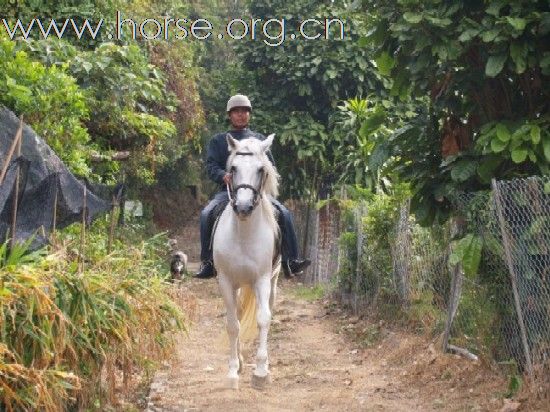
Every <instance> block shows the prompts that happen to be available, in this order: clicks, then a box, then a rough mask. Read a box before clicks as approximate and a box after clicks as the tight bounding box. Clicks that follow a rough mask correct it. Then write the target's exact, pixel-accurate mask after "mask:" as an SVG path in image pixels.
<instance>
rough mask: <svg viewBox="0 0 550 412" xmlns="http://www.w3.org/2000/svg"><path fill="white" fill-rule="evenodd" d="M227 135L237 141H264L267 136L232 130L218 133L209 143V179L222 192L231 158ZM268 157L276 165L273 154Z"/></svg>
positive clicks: (207, 168)
mask: <svg viewBox="0 0 550 412" xmlns="http://www.w3.org/2000/svg"><path fill="white" fill-rule="evenodd" d="M227 133H229V134H231V136H232V137H233V138H234V139H236V140H242V139H252V138H254V139H259V140H264V139H265V136H264V135H263V134H261V133H257V132H253V131H252V130H250V129H249V128H246V129H243V130H230V131H228V132H224V133H218V134H217V135H215V136H214V137H213V138H212V139H210V142H209V143H208V149H207V151H206V173H208V177H209V178H210V179H211V180H213V181H214V182H215V183H218V184H219V185H220V186H221V190H225V184H224V183H223V176H224V175H225V166H226V163H227V158H228V157H229V148H228V147H227V139H226V135H227ZM267 157H268V158H269V160H270V161H271V163H273V164H275V162H274V161H273V156H271V152H268V153H267Z"/></svg>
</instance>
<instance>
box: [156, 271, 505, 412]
mask: <svg viewBox="0 0 550 412" xmlns="http://www.w3.org/2000/svg"><path fill="white" fill-rule="evenodd" d="M181 288H182V290H181V292H182V294H183V296H184V298H185V302H186V305H187V306H188V308H189V309H188V310H189V311H190V312H191V314H192V320H193V323H192V325H191V327H190V332H189V335H188V336H187V337H182V338H181V339H180V342H179V346H178V352H177V357H176V359H175V360H174V362H173V365H171V366H170V367H167V368H166V369H165V370H163V371H161V372H159V373H158V374H157V375H156V377H155V379H154V381H153V384H152V386H151V391H150V395H149V407H148V410H149V411H249V410H255V411H317V410H327V411H348V412H349V411H412V410H422V411H431V410H449V411H471V410H476V411H481V410H490V411H495V410H496V411H498V410H500V409H501V408H502V406H503V403H504V400H503V399H502V398H503V396H502V394H503V393H504V391H505V390H506V382H505V381H504V379H503V378H501V377H498V376H497V375H496V374H494V373H491V372H490V371H488V370H487V369H486V368H484V367H481V366H480V365H479V364H476V363H472V362H471V361H467V360H464V359H462V358H459V357H458V356H456V355H444V354H441V353H440V352H439V351H437V350H436V349H435V348H434V345H433V343H432V342H430V341H429V340H427V339H425V338H421V337H418V336H416V335H412V334H408V333H405V332H396V331H391V330H387V329H384V328H383V327H382V328H381V327H379V325H377V324H375V325H372V324H368V323H367V322H363V321H361V320H358V319H356V318H349V316H348V315H346V314H345V312H342V311H341V310H339V309H338V308H336V307H334V305H331V304H329V303H328V301H325V302H323V301H319V300H318V301H314V302H311V301H306V300H304V299H299V298H297V297H296V296H295V293H294V292H293V291H294V290H295V289H296V284H295V283H290V282H282V288H281V294H280V296H279V299H278V302H277V308H276V310H275V315H274V321H273V324H272V328H271V333H270V339H269V346H270V362H271V374H272V383H271V385H270V386H269V388H267V389H266V390H265V391H258V390H255V389H252V388H251V385H250V380H251V374H252V367H253V365H252V364H253V362H254V349H255V347H254V348H253V349H252V350H251V349H250V348H248V350H245V363H246V364H247V365H246V368H245V370H244V373H243V374H242V375H241V382H240V389H239V390H238V391H234V390H230V389H226V388H225V383H224V382H225V380H224V378H225V374H226V372H227V360H228V359H227V347H226V344H225V343H224V341H223V333H224V310H225V309H224V307H223V302H222V300H221V298H220V296H219V293H218V287H217V283H216V280H215V279H212V280H208V281H197V280H194V279H192V280H188V281H186V282H184V284H183V285H182V286H181ZM373 328H374V329H373ZM373 330H376V331H378V336H379V338H377V340H376V343H375V344H374V345H370V347H368V348H361V347H360V345H359V344H358V343H357V342H356V341H355V340H353V339H351V338H350V335H361V333H363V334H365V333H367V334H368V333H370V332H372V331H373Z"/></svg>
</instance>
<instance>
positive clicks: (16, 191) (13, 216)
mask: <svg viewBox="0 0 550 412" xmlns="http://www.w3.org/2000/svg"><path fill="white" fill-rule="evenodd" d="M22 125H23V122H20V124H19V130H18V131H17V135H16V137H15V140H16V141H17V157H19V156H21V130H22ZM12 155H13V153H12ZM16 167H17V171H16V172H15V173H16V175H15V186H14V191H13V205H12V211H11V242H10V245H11V248H12V250H13V248H14V247H15V242H16V239H15V237H16V227H17V209H18V207H19V172H20V168H19V164H18V165H17V166H16Z"/></svg>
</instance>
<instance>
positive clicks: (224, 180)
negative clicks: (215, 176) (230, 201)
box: [223, 173, 231, 185]
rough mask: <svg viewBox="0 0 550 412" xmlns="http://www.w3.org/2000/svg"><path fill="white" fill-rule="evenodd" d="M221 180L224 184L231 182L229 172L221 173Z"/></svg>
mask: <svg viewBox="0 0 550 412" xmlns="http://www.w3.org/2000/svg"><path fill="white" fill-rule="evenodd" d="M223 182H224V183H225V184H226V185H229V184H230V183H231V173H226V174H225V175H223Z"/></svg>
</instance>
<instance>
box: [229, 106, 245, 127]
mask: <svg viewBox="0 0 550 412" xmlns="http://www.w3.org/2000/svg"><path fill="white" fill-rule="evenodd" d="M229 121H230V122H231V126H233V127H234V128H235V129H243V128H245V127H246V126H248V122H249V121H250V111H249V110H248V108H246V107H235V108H234V109H232V110H231V111H230V112H229Z"/></svg>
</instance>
